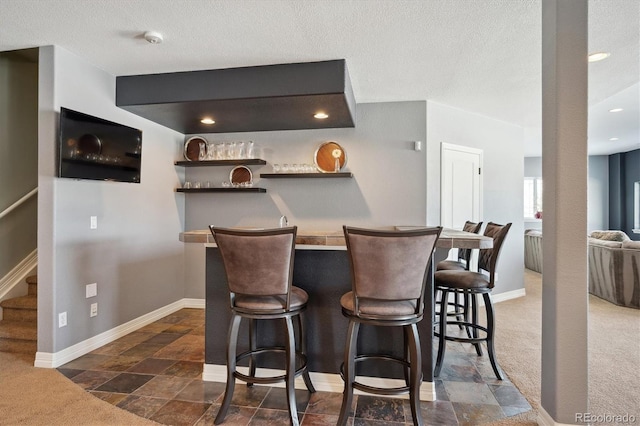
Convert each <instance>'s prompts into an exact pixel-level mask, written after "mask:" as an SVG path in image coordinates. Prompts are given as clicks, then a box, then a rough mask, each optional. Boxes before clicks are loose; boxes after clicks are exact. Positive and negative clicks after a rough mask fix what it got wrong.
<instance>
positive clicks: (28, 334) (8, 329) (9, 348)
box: [0, 320, 38, 353]
mask: <svg viewBox="0 0 640 426" xmlns="http://www.w3.org/2000/svg"><path fill="white" fill-rule="evenodd" d="M37 336H38V328H37V324H36V323H35V322H33V321H7V320H2V321H0V351H1V352H20V353H35V352H36V351H37V350H38V343H37V340H36V339H37Z"/></svg>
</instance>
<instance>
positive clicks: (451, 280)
mask: <svg viewBox="0 0 640 426" xmlns="http://www.w3.org/2000/svg"><path fill="white" fill-rule="evenodd" d="M510 227H511V223H508V224H506V225H498V224H495V223H492V222H489V223H488V224H487V227H486V229H485V231H484V235H485V236H487V237H491V238H493V247H492V248H490V249H482V250H480V256H479V257H478V271H480V270H484V271H486V272H488V273H489V276H488V277H487V276H486V275H484V274H482V273H480V272H473V271H465V270H462V271H460V270H458V271H456V270H444V271H442V270H441V271H436V273H435V275H434V279H435V286H436V289H437V290H438V291H440V292H441V294H442V295H441V297H440V302H439V303H440V310H439V312H438V315H439V318H438V321H439V326H438V331H437V332H435V335H436V336H438V337H439V338H440V341H439V343H438V356H437V358H436V368H435V371H434V376H436V377H437V376H439V375H440V370H441V369H442V361H443V359H444V354H445V349H446V341H447V340H450V341H454V342H463V343H472V344H473V345H475V346H476V350H477V351H478V355H482V351H481V349H480V344H481V343H482V342H486V343H487V352H488V353H489V361H490V362H491V367H492V368H493V372H494V373H495V375H496V377H497V378H498V379H499V380H502V374H501V373H500V369H499V368H498V363H497V362H496V358H495V354H494V348H493V334H494V317H493V305H492V304H491V297H490V295H489V293H491V289H493V287H494V285H495V275H496V265H497V263H498V256H499V254H500V249H501V248H502V243H503V242H504V240H505V238H506V236H507V232H509V228H510ZM449 293H459V294H462V295H463V297H470V298H471V321H469V320H468V319H467V317H466V316H465V319H464V320H460V319H459V318H455V320H449V319H448V316H447V314H446V313H447V299H448V297H449ZM479 294H481V295H482V297H483V299H484V306H485V309H486V314H487V326H486V327H483V326H482V325H480V324H479V322H478V309H477V303H476V296H477V295H479ZM447 325H461V326H463V328H466V329H471V330H472V336H469V335H467V336H466V337H462V336H452V335H448V334H447ZM479 332H480V333H483V334H484V335H483V336H480V335H479V334H480V333H479Z"/></svg>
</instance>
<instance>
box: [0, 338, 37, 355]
mask: <svg viewBox="0 0 640 426" xmlns="http://www.w3.org/2000/svg"><path fill="white" fill-rule="evenodd" d="M37 351H38V342H36V341H35V340H16V339H0V352H12V353H21V354H35V353H36V352H37Z"/></svg>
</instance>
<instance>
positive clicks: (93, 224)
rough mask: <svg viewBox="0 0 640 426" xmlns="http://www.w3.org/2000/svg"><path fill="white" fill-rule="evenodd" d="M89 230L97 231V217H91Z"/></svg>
mask: <svg viewBox="0 0 640 426" xmlns="http://www.w3.org/2000/svg"><path fill="white" fill-rule="evenodd" d="M90 227H91V229H98V216H91V226H90Z"/></svg>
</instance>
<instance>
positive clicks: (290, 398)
mask: <svg viewBox="0 0 640 426" xmlns="http://www.w3.org/2000/svg"><path fill="white" fill-rule="evenodd" d="M284 322H285V325H286V329H287V351H286V352H287V365H286V369H287V371H286V372H285V375H286V378H285V382H286V388H287V406H288V407H289V419H290V420H291V424H292V426H298V425H299V422H298V414H297V412H298V409H297V407H296V388H295V380H296V336H295V333H294V330H293V321H291V317H290V316H288V317H285V318H284Z"/></svg>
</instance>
